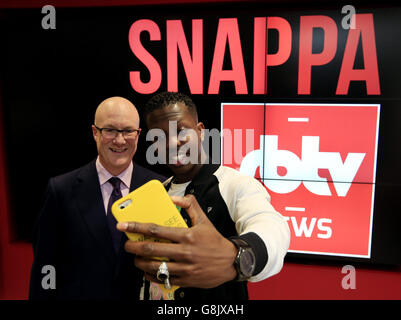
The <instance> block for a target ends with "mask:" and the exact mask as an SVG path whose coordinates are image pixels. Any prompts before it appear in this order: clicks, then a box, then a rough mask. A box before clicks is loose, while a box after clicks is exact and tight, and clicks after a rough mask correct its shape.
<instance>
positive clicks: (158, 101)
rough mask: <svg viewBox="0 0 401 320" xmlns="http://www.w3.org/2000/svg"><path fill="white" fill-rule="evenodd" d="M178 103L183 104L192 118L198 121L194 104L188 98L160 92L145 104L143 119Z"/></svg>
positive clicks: (179, 94)
mask: <svg viewBox="0 0 401 320" xmlns="http://www.w3.org/2000/svg"><path fill="white" fill-rule="evenodd" d="M179 102H181V103H183V104H185V105H186V106H187V108H188V111H189V112H190V113H191V114H192V115H193V116H194V118H195V119H198V112H197V110H196V105H195V103H194V102H193V101H192V99H191V98H190V97H188V96H187V95H185V94H183V93H179V92H161V93H158V94H156V95H154V96H153V97H152V98H150V100H149V101H148V102H147V103H146V104H145V108H144V110H143V113H144V118H145V120H146V118H147V116H148V114H149V113H151V112H153V111H155V110H158V109H162V108H166V107H168V106H170V105H172V104H176V103H179Z"/></svg>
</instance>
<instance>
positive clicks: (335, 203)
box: [222, 103, 380, 257]
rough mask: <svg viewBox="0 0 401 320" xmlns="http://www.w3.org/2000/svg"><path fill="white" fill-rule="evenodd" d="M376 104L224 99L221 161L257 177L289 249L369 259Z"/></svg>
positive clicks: (377, 119) (377, 110) (376, 124)
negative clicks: (283, 226) (286, 230)
mask: <svg viewBox="0 0 401 320" xmlns="http://www.w3.org/2000/svg"><path fill="white" fill-rule="evenodd" d="M379 114H380V105H358V104H349V105H344V104H342V105H339V104H266V105H264V104H228V103H223V104H222V129H223V142H222V163H223V164H224V165H227V166H230V167H233V168H235V169H237V170H239V171H241V172H244V173H245V174H248V175H251V176H254V177H256V178H260V179H261V182H262V183H263V184H264V185H265V187H266V188H267V190H268V191H269V193H270V195H271V198H272V204H273V205H274V207H275V208H276V209H277V210H278V211H279V212H280V213H281V214H282V215H283V216H285V218H286V219H287V222H288V224H289V227H290V229H291V233H292V234H291V235H292V238H291V244H290V251H291V252H304V253H314V254H328V255H340V256H356V257H369V256H370V246H371V231H372V219H373V200H374V183H375V175H376V172H375V171H376V154H377V141H378V123H379Z"/></svg>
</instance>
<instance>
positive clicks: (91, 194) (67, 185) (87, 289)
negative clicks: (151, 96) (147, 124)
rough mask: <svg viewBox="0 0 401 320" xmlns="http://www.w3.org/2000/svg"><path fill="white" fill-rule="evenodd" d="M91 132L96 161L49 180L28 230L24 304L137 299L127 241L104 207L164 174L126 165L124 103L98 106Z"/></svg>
mask: <svg viewBox="0 0 401 320" xmlns="http://www.w3.org/2000/svg"><path fill="white" fill-rule="evenodd" d="M92 131H93V137H94V139H95V141H96V145H97V150H98V157H97V159H96V160H93V161H92V162H90V163H89V164H87V165H85V166H83V167H81V168H79V169H76V170H74V171H72V172H69V173H66V174H64V175H61V176H58V177H55V178H51V179H50V181H49V184H48V188H47V192H46V197H45V202H44V205H43V208H42V211H41V213H40V216H39V219H38V222H37V224H36V227H35V233H34V241H33V249H34V262H33V265H32V270H31V281H30V290H29V297H30V299H74V300H75V299H85V300H87V299H101V300H105V299H106V300H109V299H113V300H114V299H131V300H132V299H138V298H139V290H140V287H141V285H142V281H143V272H142V271H141V270H139V269H137V268H136V267H135V265H134V255H132V254H129V253H127V252H126V251H125V250H124V243H125V241H126V240H127V238H126V236H125V234H123V233H122V232H119V231H117V230H116V228H115V225H116V221H115V219H114V220H113V217H112V215H111V213H110V206H111V204H112V202H113V201H115V197H116V196H117V197H121V196H125V195H127V194H128V193H129V192H131V191H132V190H134V189H136V188H138V187H139V186H141V185H143V184H144V183H146V182H147V181H149V180H152V179H158V180H163V177H162V176H160V175H158V174H156V173H154V172H152V171H150V170H147V169H145V168H143V167H141V166H139V165H138V164H136V163H134V162H133V161H132V158H133V156H134V155H135V152H136V149H137V143H138V136H139V133H140V128H139V115H138V112H137V110H136V108H135V106H134V105H133V104H132V103H131V102H130V101H128V100H126V99H124V98H121V97H112V98H109V99H106V100H105V101H103V102H102V103H101V104H100V105H99V106H98V108H97V110H96V114H95V123H94V125H92ZM116 181H118V182H116ZM52 272H53V273H54V274H51V273H52ZM50 276H53V277H54V279H51V277H50ZM49 277H50V278H49ZM49 279H50V280H51V281H53V282H54V283H53V284H51V285H49V283H48V282H49ZM51 281H50V282H51Z"/></svg>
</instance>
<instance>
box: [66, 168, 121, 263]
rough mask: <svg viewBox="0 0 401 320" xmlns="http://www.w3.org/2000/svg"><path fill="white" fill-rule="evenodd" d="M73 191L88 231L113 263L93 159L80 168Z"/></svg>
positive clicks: (108, 231) (109, 238) (110, 242)
mask: <svg viewBox="0 0 401 320" xmlns="http://www.w3.org/2000/svg"><path fill="white" fill-rule="evenodd" d="M74 191H75V193H74V199H75V200H76V203H77V206H78V209H79V212H80V214H81V215H82V217H83V219H84V220H85V222H86V224H87V226H88V229H89V232H90V233H91V234H92V236H93V237H94V238H95V240H96V242H97V243H98V244H99V246H100V247H101V248H102V251H103V252H104V254H105V255H106V256H107V258H108V259H109V260H110V262H111V263H113V264H114V263H115V261H116V254H115V253H114V250H113V245H112V240H111V235H110V230H109V227H108V224H107V217H106V212H105V209H104V205H103V198H102V192H101V190H100V183H99V177H98V174H97V171H96V165H95V161H92V162H91V163H89V164H88V165H87V166H85V167H84V168H83V169H82V171H81V172H80V174H79V175H78V177H77V183H76V186H75V188H74Z"/></svg>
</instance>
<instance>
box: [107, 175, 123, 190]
mask: <svg viewBox="0 0 401 320" xmlns="http://www.w3.org/2000/svg"><path fill="white" fill-rule="evenodd" d="M109 182H110V183H111V185H112V186H113V189H120V184H121V180H120V178H117V177H112V178H110V179H109Z"/></svg>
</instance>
